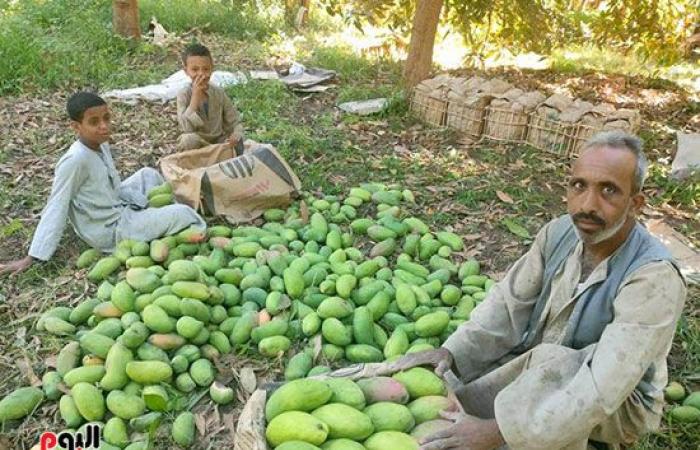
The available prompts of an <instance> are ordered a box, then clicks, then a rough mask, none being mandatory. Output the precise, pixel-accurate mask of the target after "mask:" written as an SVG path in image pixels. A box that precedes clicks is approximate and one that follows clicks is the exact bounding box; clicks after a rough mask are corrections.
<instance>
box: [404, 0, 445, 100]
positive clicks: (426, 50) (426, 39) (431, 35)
mask: <svg viewBox="0 0 700 450" xmlns="http://www.w3.org/2000/svg"><path fill="white" fill-rule="evenodd" d="M442 2H443V0H418V4H417V5H416V14H415V16H414V18H413V30H412V31H411V43H410V45H409V48H408V58H407V59H406V66H405V68H404V81H405V82H406V85H407V86H408V87H413V86H415V85H416V84H418V83H420V82H421V81H423V80H424V79H426V78H427V77H428V75H429V74H430V67H431V65H432V63H433V46H434V45H435V34H436V33H437V27H438V22H439V21H440V11H441V10H442Z"/></svg>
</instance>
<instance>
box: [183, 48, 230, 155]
mask: <svg viewBox="0 0 700 450" xmlns="http://www.w3.org/2000/svg"><path fill="white" fill-rule="evenodd" d="M182 64H183V65H184V69H185V73H186V74H187V76H189V77H190V79H191V80H192V84H191V85H189V86H187V87H185V88H184V89H182V90H181V91H180V92H178V94H177V119H178V122H179V123H180V128H181V129H182V132H183V134H181V135H180V137H179V139H178V141H177V148H178V150H180V151H183V150H193V149H197V148H202V147H206V146H207V145H211V144H220V143H224V142H229V143H230V144H231V145H233V146H234V147H235V148H236V151H237V153H239V154H241V153H242V152H243V125H242V124H241V122H240V115H239V114H238V110H236V107H235V106H233V103H232V102H231V99H230V98H229V97H228V96H227V95H226V92H225V91H224V90H223V89H221V88H220V87H218V86H214V85H212V84H209V79H210V78H211V74H212V70H213V68H214V62H213V60H212V57H211V53H210V52H209V49H207V48H206V47H205V46H203V45H201V44H191V45H188V46H187V47H186V48H185V51H184V52H183V53H182Z"/></svg>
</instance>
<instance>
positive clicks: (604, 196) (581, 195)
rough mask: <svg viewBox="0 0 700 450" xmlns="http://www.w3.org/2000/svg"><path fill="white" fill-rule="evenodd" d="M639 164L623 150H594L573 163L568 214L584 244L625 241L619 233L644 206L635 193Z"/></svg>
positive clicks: (629, 153) (597, 148) (640, 197)
mask: <svg viewBox="0 0 700 450" xmlns="http://www.w3.org/2000/svg"><path fill="white" fill-rule="evenodd" d="M636 166H637V161H636V158H635V156H634V155H633V154H632V153H631V152H629V151H627V150H623V149H616V148H610V147H594V148H591V149H589V150H587V151H586V152H585V153H584V154H583V155H581V156H580V157H579V158H578V159H577V160H576V161H575V162H574V164H573V166H572V170H571V179H570V180H569V185H568V187H567V195H566V197H567V202H568V206H567V209H568V212H569V214H570V215H571V218H572V219H573V221H574V225H576V229H577V231H578V235H579V236H580V238H581V240H583V242H584V243H586V244H590V245H595V244H599V243H601V242H604V241H607V240H609V239H620V240H624V239H625V238H626V235H625V236H620V235H619V233H620V230H622V229H623V227H624V225H625V224H629V223H631V221H634V218H635V216H636V214H637V213H638V211H639V209H640V208H641V207H642V205H643V204H644V197H643V195H642V194H641V193H637V192H633V184H634V175H635V172H636Z"/></svg>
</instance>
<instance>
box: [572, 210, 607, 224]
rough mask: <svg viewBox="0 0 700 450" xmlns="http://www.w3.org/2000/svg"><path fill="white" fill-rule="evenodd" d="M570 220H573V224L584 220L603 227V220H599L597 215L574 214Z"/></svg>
mask: <svg viewBox="0 0 700 450" xmlns="http://www.w3.org/2000/svg"><path fill="white" fill-rule="evenodd" d="M571 220H573V221H574V223H577V222H580V221H582V220H585V221H587V222H593V223H595V224H597V225H600V226H605V220H603V219H602V218H600V217H598V216H597V215H595V214H592V213H591V214H589V213H585V212H580V213H576V214H574V215H573V216H571Z"/></svg>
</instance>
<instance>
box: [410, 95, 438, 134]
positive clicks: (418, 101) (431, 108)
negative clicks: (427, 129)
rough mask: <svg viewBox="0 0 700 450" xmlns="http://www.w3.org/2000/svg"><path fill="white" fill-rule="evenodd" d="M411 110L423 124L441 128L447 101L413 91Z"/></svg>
mask: <svg viewBox="0 0 700 450" xmlns="http://www.w3.org/2000/svg"><path fill="white" fill-rule="evenodd" d="M411 110H412V111H413V113H414V114H415V115H416V116H417V117H418V118H420V119H421V120H422V121H424V122H425V123H428V124H430V125H433V126H436V127H441V126H444V125H445V123H446V117H447V100H443V99H439V98H435V97H432V96H431V95H429V94H428V93H426V92H424V91H422V90H420V89H414V90H413V96H412V97H411Z"/></svg>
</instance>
